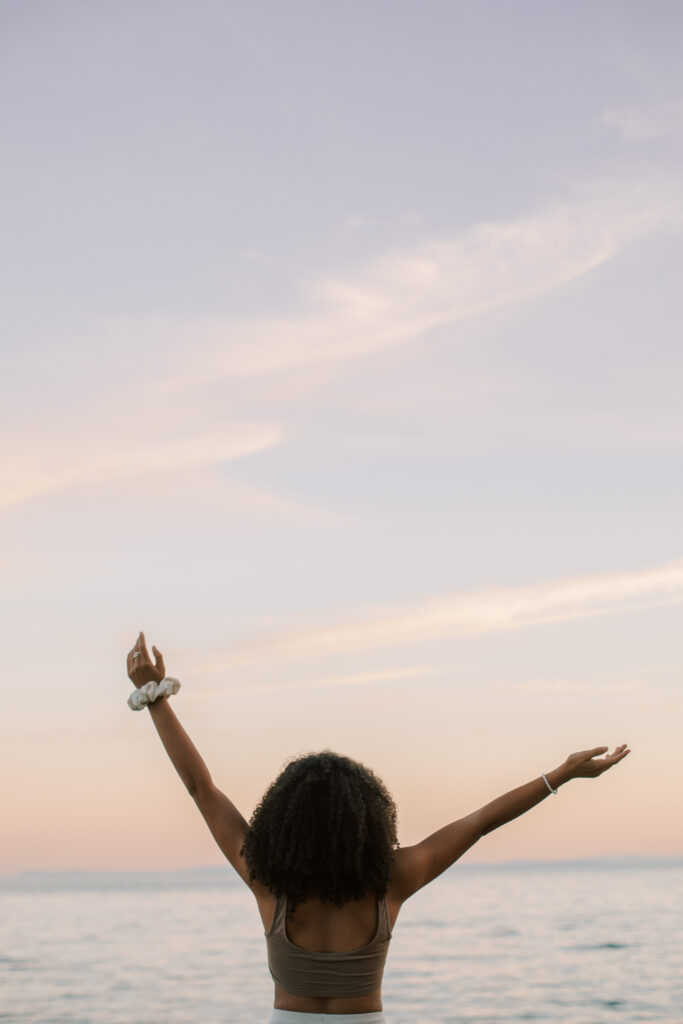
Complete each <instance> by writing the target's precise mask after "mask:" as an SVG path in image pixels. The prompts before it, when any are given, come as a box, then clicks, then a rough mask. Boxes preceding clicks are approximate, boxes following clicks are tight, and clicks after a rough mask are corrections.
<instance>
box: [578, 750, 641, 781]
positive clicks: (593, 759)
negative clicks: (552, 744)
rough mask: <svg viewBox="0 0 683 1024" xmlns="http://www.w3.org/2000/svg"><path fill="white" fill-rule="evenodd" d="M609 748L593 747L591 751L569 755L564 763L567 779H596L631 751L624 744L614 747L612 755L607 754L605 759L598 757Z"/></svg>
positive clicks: (580, 751)
mask: <svg viewBox="0 0 683 1024" xmlns="http://www.w3.org/2000/svg"><path fill="white" fill-rule="evenodd" d="M608 750H609V747H593V749H592V750H579V751H578V752H577V753H575V754H570V755H569V757H568V758H567V760H566V761H565V763H564V766H563V767H564V768H565V770H566V772H567V777H568V778H569V779H596V778H597V777H598V775H602V774H603V772H606V771H607V770H608V769H609V768H611V767H612V765H615V764H618V763H619V761H623V759H624V758H625V757H626V755H627V754H630V753H631V751H630V750H629V748H628V745H627V744H626V743H622V744H621V746H620V747H616V748H615V750H614V753H612V754H607V757H598V755H599V754H606V753H607V751H608Z"/></svg>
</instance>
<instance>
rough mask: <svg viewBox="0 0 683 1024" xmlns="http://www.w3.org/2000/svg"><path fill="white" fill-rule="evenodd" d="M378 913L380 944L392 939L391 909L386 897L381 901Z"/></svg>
mask: <svg viewBox="0 0 683 1024" xmlns="http://www.w3.org/2000/svg"><path fill="white" fill-rule="evenodd" d="M377 913H378V916H379V928H378V930H377V939H378V941H379V942H382V941H386V940H387V939H390V938H391V925H390V924H389V908H388V906H387V898H386V896H385V897H384V898H383V899H381V900H380V901H379V908H378V911H377Z"/></svg>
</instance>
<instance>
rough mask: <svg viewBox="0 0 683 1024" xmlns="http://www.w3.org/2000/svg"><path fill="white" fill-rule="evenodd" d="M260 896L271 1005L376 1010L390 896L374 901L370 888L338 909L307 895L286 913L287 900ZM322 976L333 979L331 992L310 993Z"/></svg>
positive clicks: (392, 912) (392, 908)
mask: <svg viewBox="0 0 683 1024" xmlns="http://www.w3.org/2000/svg"><path fill="white" fill-rule="evenodd" d="M259 896H260V898H259V897H257V898H258V903H259V910H260V911H261V918H262V920H263V924H264V930H265V933H266V936H267V941H268V943H269V962H270V966H271V973H272V974H273V980H274V981H275V1004H274V1005H275V1007H276V1008H278V1009H283V1010H292V1011H298V1012H302V1013H306V1012H308V1013H369V1012H372V1011H379V1010H381V1008H382V997H381V982H382V971H383V968H384V961H385V959H386V953H387V949H388V945H389V940H390V938H391V929H392V927H393V924H394V922H395V920H396V916H397V914H398V905H397V904H396V903H395V902H394V901H393V900H391V899H389V898H383V899H380V900H378V899H377V897H376V895H375V894H374V893H370V892H369V893H366V894H365V895H364V896H363V897H361V899H359V900H351V901H349V902H347V903H345V904H344V905H343V906H341V907H338V906H335V905H334V904H331V903H328V902H323V901H322V900H319V899H315V898H310V899H308V900H306V901H305V902H304V903H300V904H298V905H297V906H296V908H295V910H294V912H293V913H292V914H287V913H286V909H287V908H286V898H282V899H280V900H276V899H275V898H274V897H272V895H271V894H270V893H265V892H264V893H262V894H259ZM316 954H317V955H316ZM344 954H349V956H348V958H347V957H346V956H345V955H344ZM326 976H327V977H329V978H330V979H334V984H335V985H336V990H335V994H334V995H332V994H329V995H327V996H323V995H322V994H319V995H315V994H313V993H315V992H316V989H319V990H320V991H321V992H322V990H323V989H324V988H325V984H324V983H322V984H321V982H322V979H323V978H325V977H326ZM280 977H281V978H282V982H283V984H280V983H279V981H278V979H279V978H280ZM328 988H329V985H328ZM292 989H295V990H296V991H294V992H293V991H291V990H292ZM363 990H364V991H363ZM350 992H355V993H359V992H362V994H349V993H350Z"/></svg>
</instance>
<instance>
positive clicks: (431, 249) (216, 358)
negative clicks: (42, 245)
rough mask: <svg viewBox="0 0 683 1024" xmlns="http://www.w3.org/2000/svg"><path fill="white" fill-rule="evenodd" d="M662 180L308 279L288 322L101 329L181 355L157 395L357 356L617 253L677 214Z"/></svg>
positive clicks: (625, 185)
mask: <svg viewBox="0 0 683 1024" xmlns="http://www.w3.org/2000/svg"><path fill="white" fill-rule="evenodd" d="M681 209H682V207H681V196H680V188H679V186H678V185H677V184H676V183H673V182H672V181H669V180H661V179H658V180H656V181H654V180H651V181H648V180H641V181H638V182H623V181H619V180H605V181H601V182H597V183H592V184H589V185H585V186H582V187H577V188H575V190H574V193H573V195H572V196H571V197H570V198H569V199H567V200H564V201H562V202H554V203H549V204H547V205H546V206H545V207H543V208H542V209H540V210H539V211H538V212H536V213H534V214H530V215H527V216H523V217H517V218H514V219H510V220H506V221H500V222H480V223H478V224H475V225H474V226H472V227H470V228H467V229H465V230H463V231H461V232H459V233H457V234H456V235H455V236H453V237H452V238H446V239H439V240H432V241H427V242H425V243H423V244H421V245H419V246H416V247H414V248H412V249H410V250H408V251H403V252H391V253H388V254H386V255H384V256H382V257H380V258H378V259H376V260H374V261H373V262H371V263H369V264H367V265H366V266H365V267H364V268H363V269H361V270H360V271H358V272H357V273H355V274H352V275H349V276H346V277H334V276H332V277H323V278H319V279H317V280H314V281H312V282H310V284H309V286H308V289H307V292H306V295H307V299H308V303H307V307H306V308H304V309H303V310H302V312H301V313H299V314H297V315H294V316H283V317H267V318H260V319H255V320H253V319H252V320H249V321H246V320H243V321H236V320H232V319H222V318H204V319H199V320H194V321H192V322H186V323H178V322H177V321H172V322H171V321H161V320H158V319H157V320H154V321H149V322H147V323H139V322H136V323H135V324H128V325H127V324H125V323H121V322H120V323H118V324H112V325H110V330H111V331H112V332H114V333H118V334H121V333H123V334H126V333H127V332H134V333H135V335H136V337H138V338H140V339H142V340H143V341H144V342H146V343H149V344H151V345H156V344H158V343H159V340H160V338H162V337H163V338H169V337H172V338H173V344H172V346H171V347H172V349H173V350H174V351H178V352H182V353H184V354H185V355H183V356H181V357H179V358H178V361H177V362H176V365H175V366H174V367H173V369H172V371H171V372H170V373H169V374H167V375H166V377H165V378H163V377H162V378H159V379H158V380H157V381H156V382H155V385H154V386H155V388H156V389H157V390H158V391H160V392H162V393H164V392H165V393H168V392H173V391H177V390H183V389H185V388H187V387H188V386H194V387H197V386H200V385H202V384H205V383H207V382H209V381H213V380H215V379H216V378H217V377H226V378H230V377H237V378H243V377H248V376H253V375H262V374H268V373H274V372H279V371H284V370H287V369H290V368H292V367H302V366H304V365H307V364H320V363H334V362H338V361H342V360H348V359H357V358H361V357H364V356H368V355H372V354H373V353H377V352H381V351H385V350H388V349H392V348H396V347H398V346H401V345H405V344H407V343H409V342H411V341H414V340H415V339H417V338H419V337H420V336H421V335H423V334H424V333H425V332H427V331H429V330H431V329H433V328H436V327H439V326H442V325H444V324H455V323H458V322H459V321H463V320H465V319H467V318H469V317H473V316H476V315H478V314H481V313H485V312H487V311H489V310H492V309H496V308H498V307H500V306H502V305H505V304H507V303H513V302H521V301H525V300H529V299H531V298H534V297H535V296H538V295H541V294H544V293H546V292H548V291H549V290H551V289H553V288H557V287H558V286H560V285H562V284H565V283H567V282H569V281H572V280H574V279H575V278H577V277H579V276H581V275H582V274H585V273H588V272H589V271H591V270H593V269H595V268H596V267H598V266H600V265H601V264H603V263H605V262H606V261H607V260H610V259H611V258H613V257H614V256H615V254H616V253H617V252H618V251H619V250H620V249H621V248H622V247H623V246H624V245H625V244H627V243H629V242H631V241H633V240H634V239H636V238H638V237H641V236H644V235H646V234H648V233H649V232H651V231H653V230H655V229H656V228H657V227H659V226H660V225H661V224H663V223H665V222H668V223H670V221H671V218H672V217H674V216H679V217H680V214H681Z"/></svg>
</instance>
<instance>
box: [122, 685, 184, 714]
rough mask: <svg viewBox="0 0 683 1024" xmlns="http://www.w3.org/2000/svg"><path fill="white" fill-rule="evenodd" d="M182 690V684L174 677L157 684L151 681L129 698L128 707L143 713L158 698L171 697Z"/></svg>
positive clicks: (134, 691)
mask: <svg viewBox="0 0 683 1024" xmlns="http://www.w3.org/2000/svg"><path fill="white" fill-rule="evenodd" d="M179 689H180V683H179V682H178V680H177V679H173V677H172V676H167V677H166V678H164V679H162V680H161V682H159V683H155V682H154V680H153V679H150V681H149V682H148V683H145V685H144V686H140V687H138V688H137V689H136V690H133V692H132V693H131V695H130V697H129V698H128V707H129V708H131V710H133V711H142V709H143V708H144V707H146V706H147V705H148V704H153V703H154V701H155V700H157V698H158V697H170V696H171V694H173V693H177V692H178V690H179Z"/></svg>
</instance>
